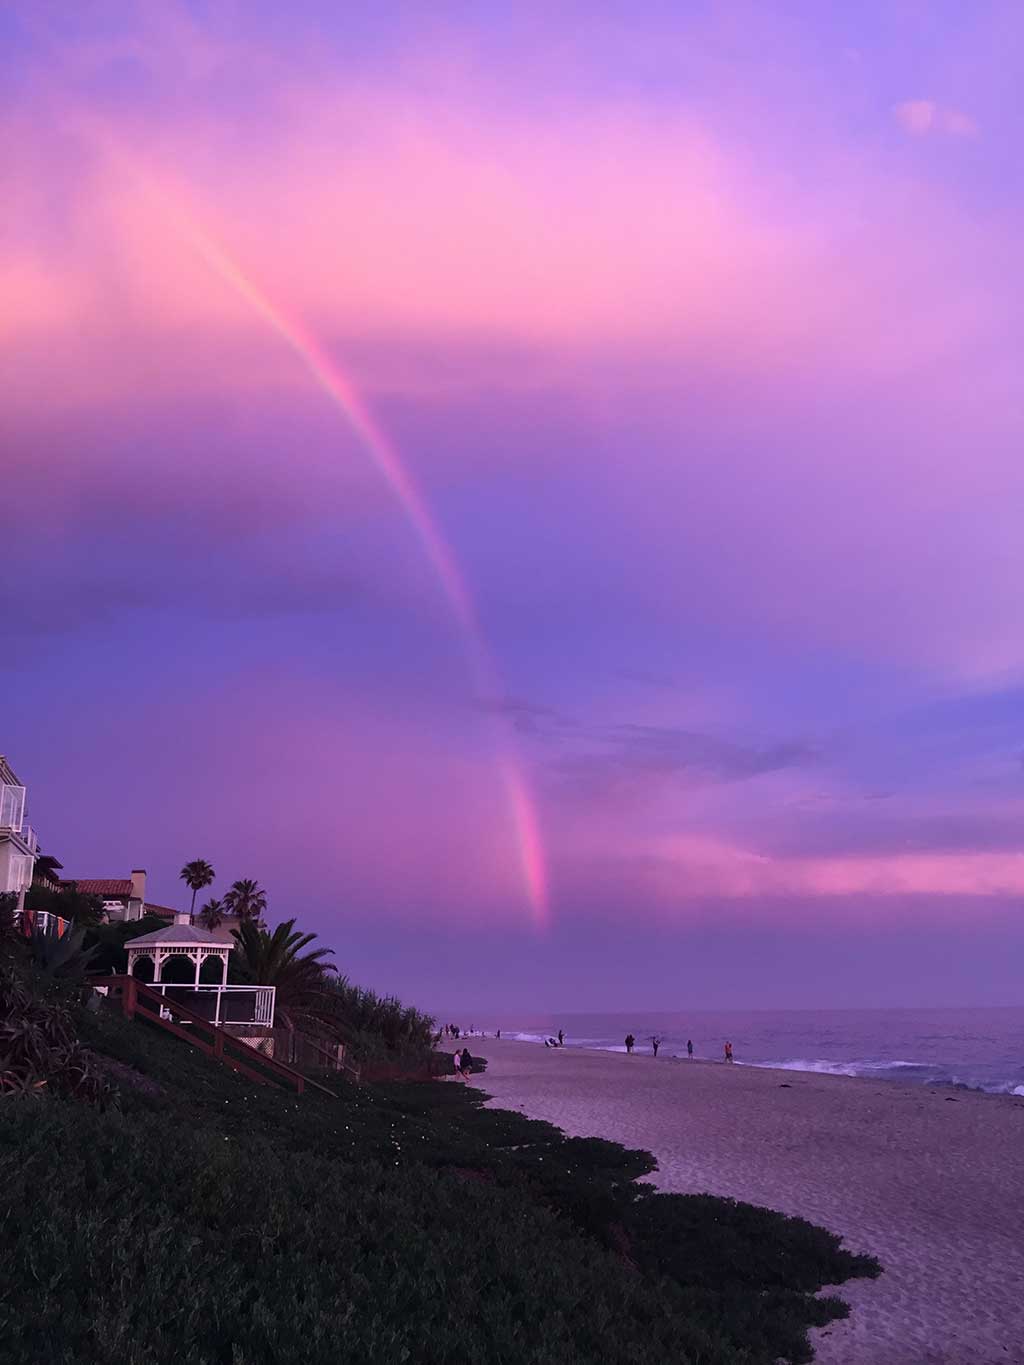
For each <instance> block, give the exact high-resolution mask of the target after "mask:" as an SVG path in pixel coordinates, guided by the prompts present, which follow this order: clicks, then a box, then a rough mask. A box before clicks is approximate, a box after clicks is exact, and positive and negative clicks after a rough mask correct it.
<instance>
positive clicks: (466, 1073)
mask: <svg viewBox="0 0 1024 1365" xmlns="http://www.w3.org/2000/svg"><path fill="white" fill-rule="evenodd" d="M472 1074H473V1058H472V1057H471V1056H470V1055H469V1048H468V1047H464V1048H463V1049H462V1079H463V1080H464V1081H468V1080H469V1078H470V1076H472Z"/></svg>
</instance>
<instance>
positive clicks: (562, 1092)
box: [473, 1039, 1024, 1365]
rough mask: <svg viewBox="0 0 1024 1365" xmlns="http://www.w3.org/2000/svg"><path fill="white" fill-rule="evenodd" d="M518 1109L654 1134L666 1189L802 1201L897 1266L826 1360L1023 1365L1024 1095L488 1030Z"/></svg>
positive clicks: (572, 1124) (822, 1339)
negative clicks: (526, 1038) (495, 1034)
mask: <svg viewBox="0 0 1024 1365" xmlns="http://www.w3.org/2000/svg"><path fill="white" fill-rule="evenodd" d="M473 1050H474V1051H477V1052H479V1053H480V1054H481V1055H483V1056H485V1057H487V1059H488V1068H487V1073H486V1075H485V1076H482V1077H480V1078H479V1083H480V1085H481V1087H482V1088H483V1089H485V1090H487V1091H488V1092H489V1093H490V1094H491V1095H492V1096H493V1097H494V1101H493V1102H494V1103H495V1104H496V1105H497V1106H500V1107H503V1108H514V1109H521V1110H522V1111H524V1112H525V1113H527V1114H529V1115H530V1116H531V1117H534V1118H540V1119H547V1120H549V1121H550V1122H551V1123H555V1124H557V1125H558V1127H559V1128H562V1129H563V1130H564V1131H565V1132H567V1133H569V1134H570V1135H574V1136H586V1135H591V1134H592V1135H595V1136H599V1137H605V1138H611V1139H614V1140H615V1141H617V1142H622V1143H624V1144H625V1145H626V1146H628V1147H644V1148H646V1149H647V1150H648V1151H651V1152H653V1153H654V1155H655V1156H656V1157H657V1159H658V1166H659V1169H658V1172H657V1173H656V1174H655V1175H653V1176H652V1177H651V1179H652V1181H653V1182H654V1183H655V1184H656V1185H658V1187H659V1188H661V1189H664V1190H674V1191H679V1192H682V1193H697V1192H703V1191H707V1192H709V1193H711V1194H718V1195H729V1196H732V1197H733V1198H736V1199H745V1200H749V1201H750V1202H751V1203H754V1204H763V1205H767V1206H768V1207H770V1208H773V1209H778V1210H780V1211H781V1212H783V1213H789V1214H799V1215H800V1216H801V1217H804V1218H808V1219H810V1220H811V1221H812V1222H815V1223H820V1224H822V1225H823V1226H825V1227H828V1228H831V1229H832V1230H833V1231H834V1232H837V1233H839V1234H840V1235H841V1236H842V1237H843V1238H844V1239H845V1241H846V1244H847V1245H848V1246H849V1247H851V1248H852V1249H853V1250H855V1251H866V1252H871V1253H872V1254H873V1255H875V1256H877V1257H878V1259H879V1260H880V1261H881V1263H882V1266H883V1274H882V1276H881V1277H880V1278H879V1279H877V1280H873V1281H871V1280H853V1281H850V1282H848V1283H847V1284H845V1285H843V1286H842V1287H841V1288H840V1289H839V1290H838V1292H839V1294H840V1295H841V1297H843V1298H844V1299H845V1300H846V1301H847V1303H849V1304H850V1307H851V1315H850V1317H849V1318H848V1319H847V1320H846V1321H845V1322H840V1323H835V1324H833V1325H832V1326H831V1327H828V1328H825V1329H823V1330H822V1331H819V1332H814V1333H813V1340H814V1345H815V1351H816V1356H815V1359H816V1360H817V1361H819V1362H822V1363H823V1365H997V1363H998V1365H1008V1363H1009V1365H1024V1100H1022V1099H1018V1098H1015V1097H1012V1096H996V1095H981V1094H974V1093H971V1092H965V1091H961V1090H954V1089H947V1088H942V1087H927V1086H913V1085H901V1084H899V1083H896V1082H888V1081H887V1082H878V1081H872V1080H862V1079H856V1078H852V1077H845V1076H825V1075H816V1074H805V1073H801V1072H794V1071H771V1070H762V1069H758V1068H754V1067H743V1066H726V1065H724V1064H723V1063H719V1062H700V1061H695V1062H688V1061H685V1060H680V1061H675V1060H673V1059H672V1058H671V1057H666V1056H665V1055H664V1053H663V1054H662V1056H661V1057H659V1058H658V1059H657V1060H654V1059H653V1058H651V1057H649V1056H641V1055H635V1056H632V1057H627V1056H626V1055H625V1054H623V1053H611V1052H597V1051H589V1050H583V1049H571V1048H567V1049H548V1048H545V1047H542V1046H540V1045H538V1044H535V1043H521V1042H507V1041H504V1040H503V1041H501V1042H497V1041H494V1040H492V1039H487V1040H484V1039H480V1040H473Z"/></svg>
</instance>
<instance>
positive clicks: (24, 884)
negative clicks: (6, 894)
mask: <svg viewBox="0 0 1024 1365" xmlns="http://www.w3.org/2000/svg"><path fill="white" fill-rule="evenodd" d="M33 862H34V859H32V858H26V857H24V856H23V855H22V854H21V853H12V854H11V856H10V857H9V858H8V860H7V885H6V887H4V890H5V891H13V892H15V893H17V892H19V891H25V890H27V888H28V887H30V886H31V885H32V865H33Z"/></svg>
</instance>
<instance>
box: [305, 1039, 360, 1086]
mask: <svg viewBox="0 0 1024 1365" xmlns="http://www.w3.org/2000/svg"><path fill="white" fill-rule="evenodd" d="M299 1037H300V1038H301V1039H302V1043H303V1046H305V1047H311V1048H312V1049H313V1050H314V1051H315V1052H319V1053H320V1056H321V1057H326V1058H327V1060H328V1061H329V1062H330V1063H331V1067H330V1070H332V1071H347V1072H349V1074H350V1075H351V1076H352V1077H353V1078H354V1079H355V1080H357V1081H358V1080H359V1077H360V1070H359V1067H357V1066H354V1065H353V1064H352V1062H348V1061H346V1060H345V1059H344V1058H338V1057H335V1056H332V1055H331V1053H330V1052H328V1050H327V1049H326V1048H325V1047H321V1046H320V1044H319V1043H318V1042H317V1040H316V1039H315V1038H311V1037H310V1036H309V1034H308V1033H300V1034H299Z"/></svg>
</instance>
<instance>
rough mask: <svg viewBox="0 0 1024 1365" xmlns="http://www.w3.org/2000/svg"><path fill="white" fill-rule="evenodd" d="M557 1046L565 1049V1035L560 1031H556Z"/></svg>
mask: <svg viewBox="0 0 1024 1365" xmlns="http://www.w3.org/2000/svg"><path fill="white" fill-rule="evenodd" d="M558 1046H559V1047H565V1034H564V1033H563V1032H562V1030H561V1029H559V1030H558Z"/></svg>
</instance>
